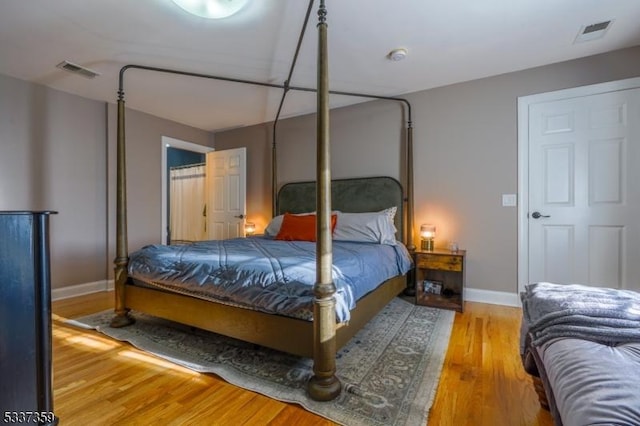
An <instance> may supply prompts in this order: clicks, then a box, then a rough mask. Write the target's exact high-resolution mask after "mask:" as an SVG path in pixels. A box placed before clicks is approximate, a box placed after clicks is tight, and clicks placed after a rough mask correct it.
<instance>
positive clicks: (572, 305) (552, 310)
mask: <svg viewBox="0 0 640 426" xmlns="http://www.w3.org/2000/svg"><path fill="white" fill-rule="evenodd" d="M521 298H522V309H523V319H522V331H521V342H520V354H521V356H522V360H523V364H524V368H525V370H526V371H527V372H528V373H529V374H531V375H532V376H533V380H534V386H535V387H536V392H537V393H538V397H539V400H540V404H541V406H542V407H544V408H546V409H549V410H550V411H551V414H552V415H553V418H554V421H555V423H556V425H564V426H570V425H576V426H578V425H595V424H602V425H604V424H607V425H613V424H615V425H640V393H639V392H638V389H640V387H639V386H640V293H637V292H634V291H628V290H614V289H609V288H597V287H588V286H583V285H577V284H572V285H560V284H552V283H535V284H530V285H528V286H527V287H526V289H525V291H524V292H523V293H522V294H521Z"/></svg>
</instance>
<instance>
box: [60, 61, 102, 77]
mask: <svg viewBox="0 0 640 426" xmlns="http://www.w3.org/2000/svg"><path fill="white" fill-rule="evenodd" d="M56 66H57V67H58V68H60V69H62V70H65V71H69V72H72V73H74V74H79V75H81V76H83V77H87V78H95V77H97V76H99V75H100V73H99V72H96V71H93V70H90V69H89V68H85V67H83V66H80V65H78V64H74V63H73V62H69V61H62V62H60V63H59V64H58V65H56Z"/></svg>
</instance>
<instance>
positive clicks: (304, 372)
mask: <svg viewBox="0 0 640 426" xmlns="http://www.w3.org/2000/svg"><path fill="white" fill-rule="evenodd" d="M112 316H113V311H106V312H101V313H98V314H94V315H90V316H87V317H83V318H79V319H75V320H68V321H67V322H68V323H70V324H73V325H75V326H79V327H83V328H91V329H96V330H98V331H100V332H101V333H104V334H106V335H108V336H111V337H112V338H114V339H117V340H121V341H127V342H130V343H131V344H132V345H133V346H135V347H137V348H138V349H141V350H143V351H146V352H149V353H152V354H155V355H157V356H159V357H162V358H164V359H167V360H169V361H171V362H174V363H176V364H179V365H182V366H184V367H187V368H190V369H192V370H195V371H198V372H202V373H214V374H216V375H218V376H219V377H221V378H223V379H224V380H226V381H227V382H229V383H231V384H234V385H236V386H239V387H242V388H245V389H249V390H252V391H254V392H258V393H261V394H263V395H266V396H268V397H270V398H274V399H277V400H280V401H285V402H290V403H296V404H300V405H301V406H303V407H304V408H305V409H306V410H308V411H311V412H313V413H316V414H318V415H320V416H323V417H325V418H327V419H329V420H332V421H334V422H336V423H340V424H343V425H348V426H360V425H361V426H375V425H380V426H383V425H384V426H387V425H407V426H408V425H425V424H426V423H427V417H428V414H429V409H430V407H431V405H432V403H433V398H434V396H435V392H436V389H437V385H438V379H439V377H440V372H441V370H442V364H443V361H444V357H445V354H446V351H447V347H448V344H449V336H450V334H451V328H452V325H453V318H454V312H453V311H445V310H439V309H433V308H428V307H425V306H417V305H414V304H413V303H410V302H407V301H405V300H402V299H400V298H396V299H394V300H393V301H391V302H390V303H389V304H388V305H387V306H386V307H385V308H384V309H383V310H382V311H381V312H380V313H379V314H378V315H377V316H376V317H375V318H373V319H372V320H371V321H370V322H369V323H368V324H367V325H366V326H365V328H363V329H362V330H360V331H359V332H358V333H357V334H356V335H355V336H354V337H353V339H351V341H350V342H349V343H348V344H347V345H346V346H345V347H344V348H343V349H342V350H340V352H339V353H338V355H337V360H336V366H337V374H338V377H339V378H340V380H341V381H342V384H343V391H342V393H341V394H340V396H338V398H336V399H335V400H333V401H330V402H317V401H313V400H312V399H310V398H309V397H308V396H307V394H306V382H307V380H308V379H309V377H310V376H311V375H312V360H310V359H305V358H299V357H295V356H292V355H288V354H284V353H282V352H278V351H273V350H270V349H266V348H262V347H258V346H256V345H253V344H249V343H245V342H242V341H239V340H235V339H231V338H227V337H224V336H220V335H218V334H215V333H210V332H206V331H202V330H196V329H193V328H190V327H187V326H184V325H181V324H177V323H174V322H170V321H166V320H162V319H158V318H154V317H151V316H148V315H144V314H141V313H136V312H133V316H134V317H135V318H136V323H135V324H134V325H131V326H128V327H125V328H119V329H114V328H111V327H109V325H108V324H109V321H110V320H111V317H112Z"/></svg>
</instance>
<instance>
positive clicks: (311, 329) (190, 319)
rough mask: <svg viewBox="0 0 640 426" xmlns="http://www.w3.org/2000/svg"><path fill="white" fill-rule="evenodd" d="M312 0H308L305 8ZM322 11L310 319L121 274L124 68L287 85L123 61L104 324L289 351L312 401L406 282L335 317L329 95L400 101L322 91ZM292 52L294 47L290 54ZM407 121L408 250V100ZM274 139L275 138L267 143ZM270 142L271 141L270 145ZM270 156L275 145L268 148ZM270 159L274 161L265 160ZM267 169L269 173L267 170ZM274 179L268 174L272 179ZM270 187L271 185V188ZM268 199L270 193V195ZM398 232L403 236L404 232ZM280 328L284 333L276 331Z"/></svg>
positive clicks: (407, 218) (330, 388) (321, 396)
mask: <svg viewBox="0 0 640 426" xmlns="http://www.w3.org/2000/svg"><path fill="white" fill-rule="evenodd" d="M312 4H313V0H311V1H310V3H309V10H310V9H311V6H312ZM326 16H327V11H326V7H325V1H324V0H320V5H319V7H318V25H317V29H318V87H317V89H303V88H298V89H299V90H307V91H310V90H313V91H316V92H317V105H318V110H317V172H316V181H315V182H316V188H315V189H316V191H315V197H316V203H315V204H316V212H317V229H316V235H317V243H316V256H317V257H316V265H317V266H316V283H315V285H314V296H315V298H314V309H313V316H314V321H312V322H309V321H304V320H299V319H294V318H289V317H284V316H280V315H273V314H266V313H262V312H258V311H253V310H248V309H244V308H238V307H233V306H229V305H224V304H220V303H215V302H210V301H206V300H202V299H198V298H194V297H189V296H184V295H181V294H177V293H170V292H166V291H162V290H158V289H153V288H148V287H141V286H136V285H135V284H134V283H133V282H132V281H131V280H130V279H129V277H128V275H127V266H128V249H127V213H126V211H127V208H126V159H125V157H126V156H125V151H126V149H125V127H124V116H125V107H124V90H123V73H124V71H125V70H126V69H128V68H138V69H146V70H152V71H161V72H171V73H176V74H184V75H191V76H196V77H206V78H215V79H219V80H226V81H233V82H240V83H248V84H259V85H263V86H270V87H282V88H284V89H285V93H286V91H288V90H290V89H293V88H292V87H290V86H289V85H288V83H287V84H285V85H284V86H277V85H273V84H270V83H269V84H267V83H259V82H251V81H246V80H238V79H230V78H226V77H215V76H206V75H199V74H193V73H188V72H180V71H174V70H165V69H160V68H153V67H145V66H135V65H128V66H126V67H123V68H122V70H121V72H120V87H119V90H118V109H117V111H118V126H117V195H116V202H117V207H116V210H117V213H116V258H115V260H114V264H115V316H114V318H113V320H112V322H111V326H112V327H124V326H126V325H129V324H131V323H133V322H134V319H133V318H132V317H131V316H130V315H129V311H130V310H136V311H139V312H145V313H148V314H151V315H155V316H158V317H162V318H166V319H170V320H173V321H177V322H180V323H184V324H188V325H192V326H195V327H199V328H202V329H205V330H210V331H213V332H216V333H220V334H223V335H227V336H230V337H234V338H238V339H241V340H245V341H248V342H252V343H256V344H259V345H263V346H267V347H271V348H274V349H278V350H282V351H284V352H289V353H292V354H297V355H301V356H305V357H312V358H313V360H314V363H313V373H314V375H313V377H312V378H311V379H310V380H309V383H308V387H307V390H308V393H309V395H310V397H311V398H313V399H315V400H318V401H328V400H332V399H334V398H335V397H337V396H338V395H339V394H340V392H341V388H342V385H341V383H340V381H339V380H338V378H337V377H336V363H335V356H336V352H337V349H338V348H339V347H341V346H342V345H344V344H345V343H346V342H347V341H348V340H349V339H350V338H351V337H352V336H353V335H354V334H355V333H356V332H357V331H358V330H360V329H361V328H362V326H364V325H365V324H366V323H367V322H368V321H369V320H370V319H371V318H372V317H373V316H375V315H376V314H377V313H378V312H379V311H380V310H381V309H382V308H383V307H384V306H385V305H386V304H387V303H388V302H389V301H390V300H391V299H393V298H394V297H395V296H397V295H398V294H399V293H400V292H401V291H403V290H404V289H405V288H406V285H407V282H406V277H405V276H398V277H395V278H392V279H390V280H388V281H386V282H384V283H383V284H381V285H380V286H379V287H378V288H377V289H376V290H374V291H372V292H371V293H369V294H368V295H366V296H365V297H364V298H362V299H360V300H359V301H358V302H357V306H356V308H355V309H354V310H353V311H351V319H350V321H349V322H348V323H336V320H335V300H334V294H335V291H336V287H335V285H334V283H333V281H332V237H331V231H330V218H331V209H332V205H331V200H332V190H331V182H332V180H331V171H330V154H329V102H328V99H329V93H340V94H346V95H354V96H365V97H370V98H376V99H389V100H394V101H401V102H405V104H406V105H407V106H409V104H408V103H407V102H406V101H405V100H404V99H399V98H387V97H381V96H373V95H362V94H351V93H346V92H330V91H329V85H328V62H327V23H326ZM305 24H306V22H305ZM296 53H297V52H296ZM408 115H409V120H408V130H407V147H406V160H407V165H406V167H407V169H406V173H407V175H406V180H407V182H406V193H405V194H404V195H403V199H402V200H401V204H402V202H403V201H404V202H405V203H406V208H405V209H403V210H404V212H405V213H404V214H400V216H404V218H402V219H404V220H403V227H402V228H401V229H404V232H401V234H404V235H401V238H400V239H401V240H402V241H403V242H405V244H406V246H407V248H408V249H409V251H412V250H414V249H415V246H414V245H413V158H412V157H413V148H412V125H411V115H410V106H409V114H408ZM274 143H275V141H274ZM274 147H275V145H274ZM274 156H275V148H274ZM273 164H274V165H275V160H274V161H273ZM273 175H274V176H275V175H276V170H275V168H274V170H273ZM274 182H275V179H274ZM272 189H273V191H274V192H275V184H274V188H272ZM274 200H275V197H274ZM405 235H406V237H405ZM284 330H286V332H283V331H284Z"/></svg>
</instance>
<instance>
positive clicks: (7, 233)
mask: <svg viewBox="0 0 640 426" xmlns="http://www.w3.org/2000/svg"><path fill="white" fill-rule="evenodd" d="M53 213H55V212H51V211H37V212H36V211H0V417H1V418H0V423H2V424H31V425H34V424H35V425H38V424H40V425H55V424H57V422H58V419H57V418H56V417H55V415H54V414H53V389H52V369H51V363H52V358H51V278H50V277H51V273H50V267H49V265H50V262H49V217H50V215H51V214H53Z"/></svg>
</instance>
